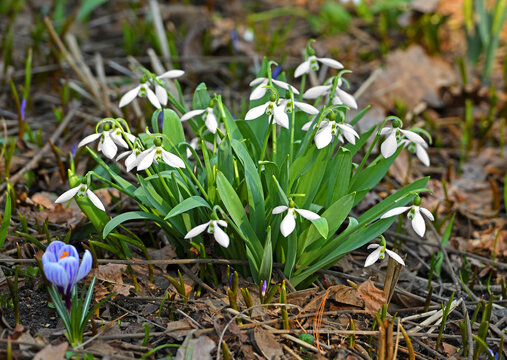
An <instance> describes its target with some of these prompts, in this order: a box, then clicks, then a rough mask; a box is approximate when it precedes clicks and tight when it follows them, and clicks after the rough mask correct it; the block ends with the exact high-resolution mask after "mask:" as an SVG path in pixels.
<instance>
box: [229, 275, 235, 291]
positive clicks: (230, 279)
mask: <svg viewBox="0 0 507 360" xmlns="http://www.w3.org/2000/svg"><path fill="white" fill-rule="evenodd" d="M233 276H234V273H231V276H229V287H230V288H231V289H232V277H233Z"/></svg>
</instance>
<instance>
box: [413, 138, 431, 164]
mask: <svg viewBox="0 0 507 360" xmlns="http://www.w3.org/2000/svg"><path fill="white" fill-rule="evenodd" d="M415 154H416V155H417V157H418V158H419V160H421V162H422V163H423V164H424V165H426V166H430V157H429V156H428V153H427V152H426V150H425V149H424V146H421V145H420V144H417V143H416V145H415Z"/></svg>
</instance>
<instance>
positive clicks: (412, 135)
mask: <svg viewBox="0 0 507 360" xmlns="http://www.w3.org/2000/svg"><path fill="white" fill-rule="evenodd" d="M400 132H401V133H402V134H403V135H405V137H406V138H407V139H409V140H410V141H412V142H414V143H416V144H426V141H424V139H423V138H422V137H421V135H419V134H417V133H415V132H413V131H410V130H401V129H400Z"/></svg>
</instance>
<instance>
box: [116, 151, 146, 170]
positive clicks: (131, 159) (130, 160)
mask: <svg viewBox="0 0 507 360" xmlns="http://www.w3.org/2000/svg"><path fill="white" fill-rule="evenodd" d="M140 154H141V151H140V150H139V149H134V150H129V151H125V152H122V153H121V154H120V155H118V157H117V158H116V161H119V160H121V159H123V158H124V157H125V156H126V157H127V158H126V159H125V167H126V170H127V172H130V171H131V170H132V169H133V168H135V167H136V165H135V164H136V160H137V157H138V156H139V155H140Z"/></svg>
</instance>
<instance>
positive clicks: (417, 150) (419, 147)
mask: <svg viewBox="0 0 507 360" xmlns="http://www.w3.org/2000/svg"><path fill="white" fill-rule="evenodd" d="M400 146H403V147H406V148H407V149H408V151H410V152H411V153H413V154H415V155H416V156H417V158H418V159H419V160H421V162H422V163H423V164H424V165H426V166H430V157H429V156H428V152H427V151H426V149H427V148H428V144H427V143H426V142H423V143H418V142H413V141H410V140H408V139H403V140H401V141H400Z"/></svg>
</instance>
